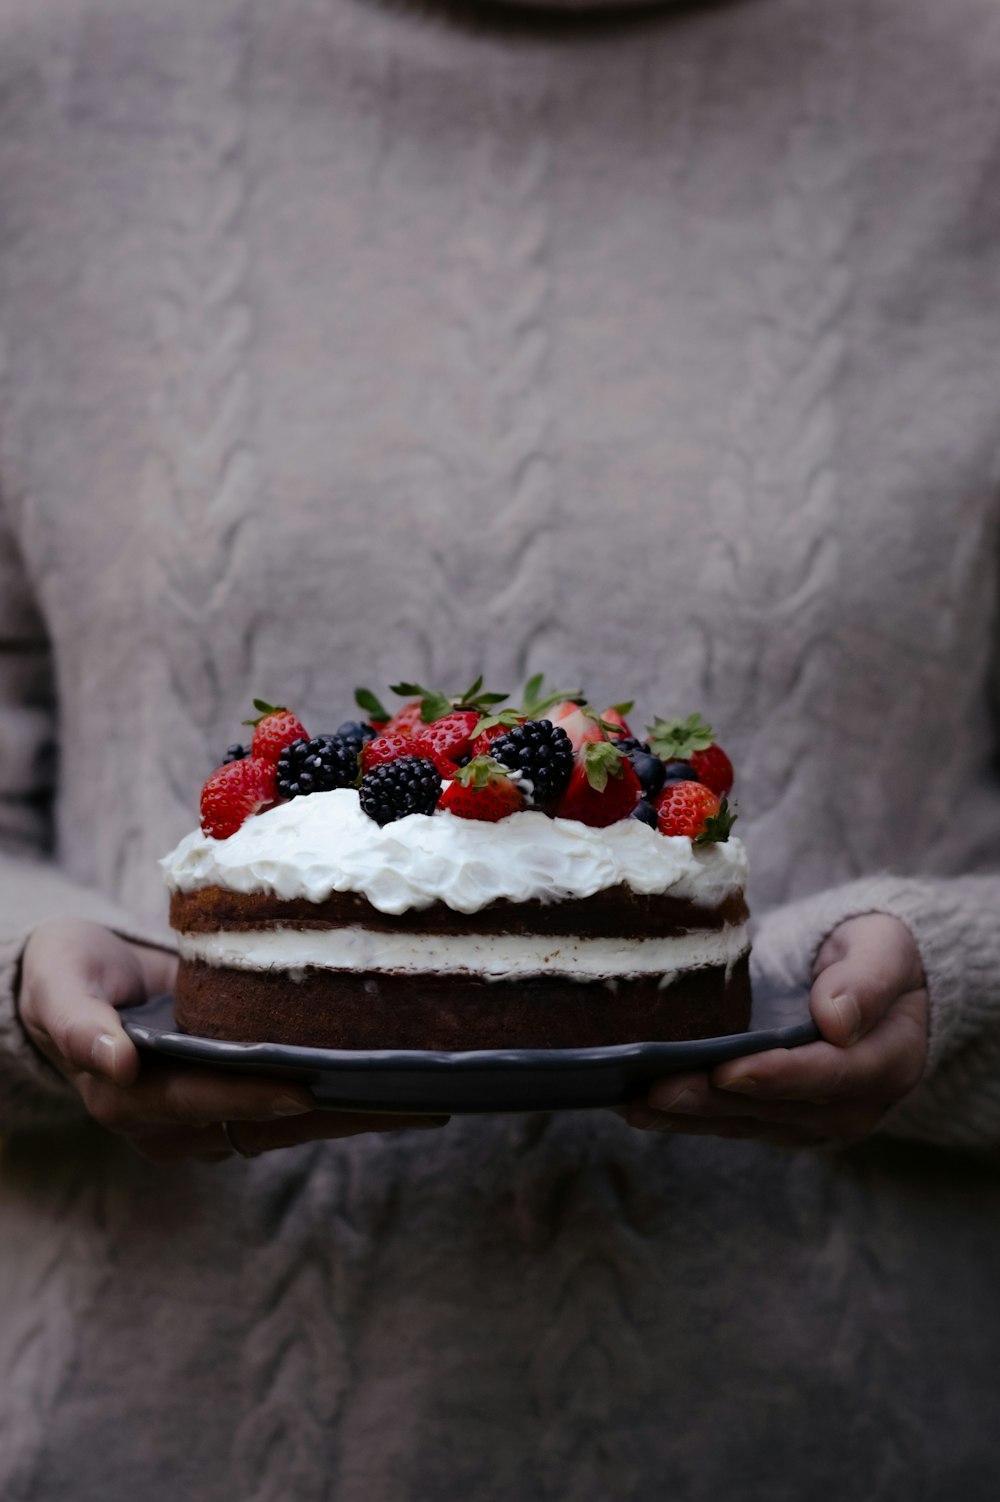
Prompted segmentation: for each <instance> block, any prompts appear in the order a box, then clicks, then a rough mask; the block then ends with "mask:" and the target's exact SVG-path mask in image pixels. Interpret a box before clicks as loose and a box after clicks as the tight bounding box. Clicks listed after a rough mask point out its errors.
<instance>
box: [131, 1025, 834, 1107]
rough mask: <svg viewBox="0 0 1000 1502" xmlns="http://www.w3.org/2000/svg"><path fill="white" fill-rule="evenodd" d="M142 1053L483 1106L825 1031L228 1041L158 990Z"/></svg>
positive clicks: (638, 1091) (553, 1099)
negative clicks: (565, 1041)
mask: <svg viewBox="0 0 1000 1502" xmlns="http://www.w3.org/2000/svg"><path fill="white" fill-rule="evenodd" d="M122 1021H123V1023H124V1025H125V1031H126V1032H127V1033H128V1035H129V1037H130V1038H131V1039H132V1040H133V1042H134V1043H135V1044H136V1046H137V1047H138V1049H139V1051H140V1053H142V1054H145V1055H147V1056H151V1057H155V1058H160V1059H163V1060H169V1059H174V1060H178V1061H181V1062H184V1063H187V1064H194V1065H206V1066H209V1067H211V1068H212V1069H224V1070H232V1071H235V1072H237V1073H243V1074H256V1075H278V1076H281V1077H283V1078H286V1079H293V1080H297V1081H299V1082H300V1083H301V1084H304V1085H307V1086H308V1087H309V1088H310V1089H311V1090H312V1092H313V1094H314V1096H315V1098H316V1103H317V1105H319V1106H322V1107H323V1108H325V1109H328V1110H350V1111H378V1112H386V1111H389V1112H392V1111H399V1112H404V1113H407V1114H413V1113H415V1112H430V1113H435V1114H437V1113H442V1112H447V1113H448V1114H449V1115H455V1114H476V1113H483V1112H490V1111H565V1110H581V1109H587V1108H594V1107H601V1106H620V1105H624V1104H625V1103H626V1102H627V1101H630V1100H636V1099H638V1098H639V1097H640V1096H643V1095H645V1094H646V1092H647V1091H648V1090H649V1088H650V1086H651V1085H652V1084H654V1083H655V1081H656V1080H658V1079H661V1078H662V1077H663V1076H664V1075H667V1074H675V1073H677V1072H678V1071H680V1070H687V1069H706V1068H712V1067H713V1066H714V1065H716V1064H722V1063H724V1062H725V1061H726V1060H727V1059H737V1058H741V1057H742V1056H743V1055H745V1054H753V1053H761V1052H763V1051H764V1050H765V1049H769V1048H797V1047H799V1046H800V1045H801V1044H803V1043H812V1042H815V1040H816V1039H817V1038H818V1037H819V1033H818V1032H817V1030H816V1027H815V1024H814V1023H812V1022H799V1023H795V1024H793V1025H792V1026H790V1027H775V1028H765V1029H757V1030H755V1031H751V1032H746V1033H735V1034H732V1035H730V1036H727V1037H724V1038H699V1039H696V1040H693V1041H690V1042H685V1043H619V1044H615V1045H614V1046H612V1047H608V1048H520V1049H489V1050H478V1051H476V1052H471V1053H431V1052H420V1051H417V1050H406V1051H401V1050H378V1051H363V1050H353V1049H327V1048H299V1047H297V1046H293V1045H290V1044H285V1043H228V1042H223V1041H222V1040H220V1039H218V1038H199V1037H195V1036H193V1035H192V1034H189V1033H181V1032H178V1031H177V1027H176V1024H175V1022H174V1015H173V998H172V997H170V996H157V997H154V998H153V999H152V1000H151V1001H147V1002H145V1003H143V1005H142V1006H138V1007H131V1008H129V1010H128V1011H127V1012H125V1013H123V1016H122Z"/></svg>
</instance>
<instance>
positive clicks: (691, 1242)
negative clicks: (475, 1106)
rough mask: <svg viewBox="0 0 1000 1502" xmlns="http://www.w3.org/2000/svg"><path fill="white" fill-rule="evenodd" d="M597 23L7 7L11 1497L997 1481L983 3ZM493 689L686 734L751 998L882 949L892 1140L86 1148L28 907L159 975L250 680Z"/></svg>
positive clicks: (769, 1488) (253, 683) (4, 1105)
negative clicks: (927, 1023) (890, 943)
mask: <svg viewBox="0 0 1000 1502" xmlns="http://www.w3.org/2000/svg"><path fill="white" fill-rule="evenodd" d="M618 8H620V10H621V17H620V20H619V19H617V18H616V16H615V11H616V6H615V5H614V4H613V3H610V0H609V3H608V4H607V5H595V6H594V7H589V6H587V5H584V4H579V5H576V6H574V7H561V6H551V7H549V6H538V7H535V8H534V9H535V10H537V11H538V12H539V13H540V14H538V15H535V14H533V7H532V6H530V5H517V6H514V5H511V6H509V7H506V6H494V5H483V6H472V5H462V4H460V3H459V0H440V3H439V0H399V3H391V4H390V3H382V0H349V3H347V0H345V3H339V0H338V3H332V0H273V3H270V4H267V5H264V4H258V3H255V0H219V3H217V4H213V5H211V6H206V5H204V4H198V3H196V0H158V3H157V5H156V6H153V7H149V6H137V5H135V4H132V3H130V0H0V203H2V206H3V213H2V215H0V351H2V364H0V391H2V403H0V496H2V509H3V518H4V519H3V527H4V528H5V531H4V532H3V534H2V536H0V704H2V714H0V844H2V848H3V850H4V852H5V854H4V857H3V860H2V862H0V893H2V897H3V902H2V909H3V911H2V918H0V1130H2V1131H3V1132H4V1133H5V1136H4V1141H3V1147H2V1157H0V1171H2V1174H3V1193H2V1196H0V1199H2V1210H0V1287H2V1288H3V1289H4V1292H5V1296H6V1298H5V1305H6V1312H5V1313H4V1315H3V1316H2V1317H0V1495H2V1496H3V1498H4V1502H7V1499H8V1498H9V1499H10V1502H49V1499H53V1498H56V1497H64V1496H71V1497H73V1499H74V1502H98V1499H100V1502H125V1499H131V1498H134V1497H136V1496H139V1495H141V1496H143V1497H144V1498H149V1499H150V1502H168V1499H169V1502H173V1499H174V1498H176V1496H177V1495H178V1491H182V1492H183V1494H184V1495H185V1496H187V1497H190V1498H192V1499H193V1502H234V1499H235V1502H285V1499H286V1498H287V1497H288V1496H290V1495H294V1496H296V1497H297V1498H302V1499H303V1502H321V1499H322V1502H327V1499H329V1498H333V1497H336V1498H337V1502H362V1499H363V1502H387V1499H390V1498H391V1499H393V1502H397V1499H403V1502H405V1499H409V1498H414V1499H416V1498H418V1497H419V1498H420V1499H426V1498H433V1499H435V1502H506V1499H507V1498H511V1499H513V1498H516V1499H517V1502H606V1499H607V1498H608V1497H615V1498H616V1499H619V1498H620V1499H622V1502H633V1499H634V1502H638V1499H639V1498H640V1497H641V1498H645V1497H646V1496H647V1495H648V1493H649V1492H650V1489H651V1488H655V1489H657V1490H661V1491H663V1492H664V1493H668V1494H671V1495H674V1496H676V1497H678V1498H680V1499H682V1502H717V1499H718V1498H719V1497H720V1496H723V1495H733V1496H738V1497H739V1498H740V1502H793V1499H796V1498H798V1497H800V1496H801V1495H802V1494H803V1492H804V1491H805V1490H806V1489H807V1488H808V1487H810V1486H815V1482H816V1478H817V1477H821V1478H822V1481H823V1487H824V1492H825V1494H826V1495H827V1496H828V1497H830V1498H831V1499H832V1502H841V1499H843V1502H846V1499H848V1498H853V1497H855V1496H857V1495H859V1494H863V1495H864V1496H865V1498H866V1499H867V1502H897V1499H898V1498H899V1497H901V1496H906V1497H927V1498H928V1499H930V1498H938V1497H951V1496H958V1495H961V1496H962V1497H963V1498H966V1499H969V1502H992V1496H993V1492H994V1491H995V1474H996V1441H995V1438H994V1433H995V1423H994V1414H995V1409H996V1399H997V1385H996V1346H997V1341H998V1340H1000V1323H998V1317H997V1313H996V1298H995V1281H996V1272H995V1256H994V1253H993V1247H994V1243H995V1231H994V1227H995V1223H996V1217H997V1215H998V1214H1000V1184H998V1181H997V1176H996V1172H995V1157H996V1147H997V1145H998V1141H1000V1090H998V1085H997V1081H998V1079H1000V982H998V979H997V976H998V974H1000V966H998V964H997V960H998V944H997V937H996V931H997V924H996V915H997V912H998V908H1000V878H998V877H997V876H996V874H995V873H996V871H997V858H996V851H997V844H998V838H1000V784H998V779H997V776H996V771H995V762H994V759H993V758H994V749H995V745H996V734H995V725H994V722H993V718H992V711H991V708H990V702H989V695H988V686H989V683H990V681H991V679H994V678H995V676H996V663H997V661H1000V654H998V653H997V650H996V635H997V633H996V596H997V556H998V555H997V549H996V546H995V543H996V537H997V531H996V528H997V510H998V508H997V505H996V492H997V485H996V481H997V469H996V434H997V428H998V410H997V408H998V400H997V390H998V386H997V381H996V350H997V348H998V345H1000V328H998V317H1000V315H998V311H997V310H998V309H1000V262H998V258H997V256H996V254H995V246H996V243H997V236H998V232H1000V208H998V203H997V195H996V193H995V188H994V179H995V167H996V147H995V143H996V139H997V128H998V122H997V106H996V89H995V79H996V73H997V69H998V67H1000V11H998V10H997V7H996V5H995V3H994V0H955V3H954V4H950V5H949V6H948V7H942V6H940V5H936V4H933V3H932V0H849V3H847V4H839V5H830V4H827V5H816V4H815V0H734V3H732V4H728V5H705V6H704V7H699V6H695V5H676V6H671V5H667V6H664V7H654V6H650V7H633V6H628V5H622V6H621V7H618ZM562 9H565V10H570V9H572V10H576V11H578V12H579V14H578V15H576V16H575V17H572V16H562V17H561V16H560V15H559V14H557V12H558V11H559V10H562ZM591 9H593V10H594V12H595V14H593V15H590V14H587V12H588V11H590V10H591ZM945 11H947V14H944V12H945ZM598 12H599V14H598ZM480 666H482V667H483V668H484V670H485V671H486V673H487V676H488V678H489V679H490V680H491V685H493V684H495V685H496V686H498V687H501V688H509V689H512V690H516V689H517V687H518V686H519V679H520V675H522V674H525V673H526V672H527V671H529V670H538V669H541V668H545V669H547V670H548V671H549V672H550V673H552V674H557V675H558V676H559V677H560V679H561V680H562V678H563V675H565V677H566V678H567V679H569V678H572V679H573V680H577V679H581V680H584V681H585V682H586V683H588V684H590V685H592V686H593V692H594V693H595V694H596V695H607V696H608V697H610V696H611V694H612V693H613V692H615V691H619V692H622V693H624V692H625V691H626V684H627V688H628V691H629V692H632V691H634V692H635V693H636V695H637V697H638V699H639V701H640V707H641V709H642V710H643V711H648V712H649V713H650V714H652V713H654V712H655V713H672V712H674V711H675V710H681V709H685V708H694V707H701V708H702V709H703V710H704V711H705V713H706V714H707V715H708V716H709V717H710V718H712V719H713V720H714V721H716V722H717V723H718V724H719V726H720V728H721V727H724V730H725V740H726V742H727V743H728V747H729V749H731V750H732V752H733V754H734V759H735V761H736V762H737V765H738V768H739V776H740V781H739V787H738V795H739V798H740V802H741V818H742V820H743V821H744V824H745V827H746V830H747V836H748V843H749V848H750V853H751V859H752V862H753V864H754V868H755V875H754V878H753V887H752V891H751V899H752V906H753V908H754V911H755V913H756V914H757V915H758V920H759V921H758V930H757V938H756V948H755V956H754V966H755V980H756V982H757V984H758V985H759V988H760V995H761V996H762V997H763V996H765V995H766V994H769V993H770V994H775V995H778V996H779V1000H778V1001H777V1002H776V1003H775V1006H776V1009H777V1011H778V1012H779V1013H780V1016H781V1018H782V1020H792V1019H793V1018H795V1017H800V1016H802V1015H803V1014H804V1011H805V1007H806V995H807V989H808V985H809V980H810V974H811V967H812V963H813V960H814V957H815V954H816V952H817V950H818V948H819V946H820V945H821V943H822V941H823V938H824V937H825V936H826V935H827V934H828V933H829V932H830V931H831V929H832V928H833V927H835V926H836V925H837V924H838V923H839V922H841V921H843V920H844V919H845V918H847V917H850V916H853V915H856V914H858V913H862V912H869V911H882V912H890V913H893V914H895V915H896V916H898V917H899V918H900V919H901V920H902V921H903V922H905V923H907V924H908V925H909V927H910V928H911V930H912V931H913V933H914V935H915V938H916V941H917V944H918V946H919V948H920V952H921V955H922V957H923V961H924V965H925V969H926V972H927V977H928V984H929V992H930V997H931V1013H932V1020H931V1040H930V1043H931V1058H930V1065H929V1069H928V1072H927V1075H926V1077H925V1079H924V1080H923V1081H922V1083H921V1084H920V1085H919V1086H918V1088H917V1089H916V1090H915V1091H914V1092H913V1093H912V1095H911V1096H910V1097H908V1098H907V1100H905V1101H904V1102H903V1103H901V1104H900V1105H899V1106H897V1107H896V1108H895V1110H894V1111H893V1112H891V1113H890V1114H889V1115H888V1116H887V1118H886V1120H885V1122H884V1129H883V1131H882V1132H881V1133H880V1134H879V1135H878V1137H877V1138H876V1139H874V1140H873V1141H872V1142H870V1143H868V1144H866V1145H865V1146H863V1147H861V1148H858V1149H854V1150H852V1151H851V1152H849V1153H841V1154H807V1155H799V1156H785V1155H783V1154H777V1153H773V1152H771V1151H769V1150H767V1149H765V1148H760V1147H755V1146H752V1145H750V1144H743V1143H724V1142H711V1141H709V1140H707V1139H706V1140H701V1139H693V1140H671V1139H668V1138H666V1137H661V1136H657V1135H654V1134H645V1135H642V1134H637V1133H634V1132H632V1131H630V1130H629V1129H628V1128H626V1127H625V1125H624V1123H622V1122H621V1121H620V1120H619V1119H618V1118H617V1117H615V1116H613V1115H611V1114H610V1113H601V1112H593V1113H576V1114H574V1113H569V1114H565V1115H562V1116H552V1117H549V1116H541V1115H531V1116H524V1117H509V1118H495V1119H488V1118H484V1119H478V1118H469V1119H465V1120H456V1121H453V1122H452V1123H451V1124H450V1125H449V1126H448V1127H447V1128H446V1129H444V1130H442V1131H440V1132H427V1133H413V1134H399V1135H396V1136H389V1135H386V1136H373V1137H360V1138H357V1139H354V1140H351V1141H345V1142H342V1143H330V1144H322V1145H315V1146H311V1147H307V1148H303V1149H301V1150H294V1151H291V1152H289V1153H286V1154H276V1155H273V1156H268V1157H265V1158H262V1159H259V1160H257V1161H255V1162H252V1163H242V1162H232V1163H229V1164H226V1165H222V1166H217V1167H211V1166H207V1165H195V1164H178V1165H175V1166H172V1167H170V1168H165V1169H162V1170H159V1171H153V1170H151V1169H150V1168H149V1167H148V1166H147V1165H146V1164H145V1163H144V1162H142V1161H141V1160H139V1159H137V1158H134V1157H133V1156H132V1155H130V1154H129V1152H128V1150H127V1149H126V1148H125V1147H124V1146H123V1145H121V1144H119V1143H118V1142H117V1141H116V1140H114V1139H112V1138H110V1137H109V1136H108V1135H107V1134H105V1133H102V1132H100V1131H99V1130H98V1129H97V1128H96V1127H94V1126H92V1125H91V1124H89V1123H87V1122H85V1121H84V1120H83V1119H82V1116H81V1112H80V1109H79V1106H78V1104H77V1102H76V1099H75V1096H74V1094H73V1092H72V1091H71V1090H70V1089H69V1087H68V1086H66V1085H65V1083H64V1082H63V1081H62V1080H61V1079H59V1077H58V1076H57V1075H55V1073H54V1071H52V1070H51V1069H50V1068H49V1067H48V1065H47V1064H46V1063H45V1062H44V1060H42V1059H40V1058H39V1057H38V1056H37V1055H36V1054H35V1053H34V1051H33V1050H32V1048H31V1047H30V1045H29V1044H28V1041H27V1039H26V1037H25V1035H24V1032H23V1030H22V1028H21V1026H20V1023H19V1022H18V1019H17V1014H16V1003H15V995H14V991H15V986H16V981H17V974H18V969H19V964H20V956H21V953H22V950H23V946H24V943H25V940H26V938H27V935H28V934H29V933H30V931H31V929H32V927H33V926H34V925H35V924H36V923H38V922H39V921H40V920H41V919H43V918H45V917H47V916H52V915H56V914H61V913H69V912H73V913H79V914H81V915H83V916H85V917H86V916H89V917H93V918H94V919H95V920H96V921H100V922H104V923H107V924H109V925H110V926H112V927H114V928H116V929H117V930H118V931H119V932H122V933H125V934H126V935H131V936H133V937H135V938H140V939H146V940H154V941H155V940H156V939H158V938H162V936H163V934H164V921H165V911H166V904H165V897H164V893H163V891H162V889H161V887H160V883H159V874H158V870H157V867H156V857H157V856H158V855H160V854H162V853H163V851H165V850H166V849H168V848H170V846H171V845H172V844H173V843H174V842H175V841H176V840H177V839H178V838H179V837H180V836H181V835H182V834H183V833H184V832H185V830H186V829H187V828H188V827H189V826H190V825H191V823H192V822H193V819H194V816H195V806H196V798H197V790H198V787H199V785H200V782H201V780H202V778H203V777H204V775H205V773H206V772H207V770H208V769H209V768H210V766H211V765H212V763H213V761H214V760H215V758H216V757H217V756H218V755H219V753H220V752H221V750H222V748H223V747H224V746H225V744H226V743H227V742H228V741H229V740H231V739H233V738H234V737H235V736H236V735H237V733H238V732H237V730H236V725H237V723H238V721H239V719H240V718H242V716H243V714H244V713H246V712H247V710H248V707H249V702H250V698H251V695H252V694H254V693H259V694H263V695H264V696H266V697H269V698H272V699H273V698H276V697H278V696H282V697H283V698H284V699H285V700H286V702H290V703H292V704H294V705H296V707H301V709H302V711H303V713H304V714H305V716H306V719H307V723H309V724H311V725H313V726H314V727H315V729H317V730H321V729H322V730H325V729H328V728H332V727H333V726H334V725H335V724H336V722H337V720H338V719H340V718H343V717H344V716H345V715H346V714H347V713H348V712H349V708H350V705H351V692H352V689H353V687H354V684H355V683H356V682H358V681H372V682H373V683H374V685H375V686H376V687H378V688H380V689H381V688H382V686H383V684H384V683H385V682H386V681H394V680H393V678H392V677H391V675H395V674H399V675H404V674H405V675H407V676H409V675H411V674H412V675H413V676H414V677H419V678H420V679H421V681H430V682H441V685H442V686H443V687H448V688H451V687H458V686H462V685H464V683H467V682H468V681H470V680H471V678H472V677H473V676H474V675H475V673H476V672H477V671H478V670H479V668H480ZM56 740H57V741H58V750H59V766H58V775H57V776H56V774H55V770H54V763H53V759H52V755H51V750H52V746H53V743H54V742H55V741H56ZM741 827H743V825H741ZM956 1291H957V1292H956ZM958 1353H961V1354H960V1355H959V1354H958ZM137 1360H138V1361H141V1380H136V1375H135V1374H136V1371H137V1370H139V1368H137V1364H136V1363H137ZM776 1437H777V1438H776ZM778 1450H780V1457H781V1464H780V1467H777V1466H776V1463H775V1454H776V1453H777V1451H778Z"/></svg>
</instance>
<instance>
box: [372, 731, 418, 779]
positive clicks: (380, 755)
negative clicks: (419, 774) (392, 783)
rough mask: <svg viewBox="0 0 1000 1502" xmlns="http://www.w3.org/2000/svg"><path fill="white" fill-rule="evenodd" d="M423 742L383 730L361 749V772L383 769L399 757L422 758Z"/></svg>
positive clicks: (401, 732) (399, 732)
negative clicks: (374, 768) (376, 768)
mask: <svg viewBox="0 0 1000 1502" xmlns="http://www.w3.org/2000/svg"><path fill="white" fill-rule="evenodd" d="M423 755H424V747H423V742H422V741H421V740H420V739H419V738H416V739H415V738H414V736H412V735H410V734H409V733H407V732H405V731H402V730H383V732H382V734H381V735H377V736H376V737H375V739H374V740H373V741H369V742H368V744H367V745H366V746H362V748H361V771H362V773H365V772H370V771H371V770H372V768H373V767H383V766H385V765H386V763H387V762H390V761H398V760H399V758H400V757H401V756H423Z"/></svg>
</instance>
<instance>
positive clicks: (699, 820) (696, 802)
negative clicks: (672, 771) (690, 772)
mask: <svg viewBox="0 0 1000 1502" xmlns="http://www.w3.org/2000/svg"><path fill="white" fill-rule="evenodd" d="M656 811H657V824H658V827H659V831H660V833H661V834H668V835H675V834H680V835H687V837H688V839H690V840H693V841H694V842H695V844H696V845H710V844H714V843H715V842H716V841H720V842H723V841H725V840H728V838H729V831H730V830H731V829H732V827H733V824H734V823H735V822H736V815H735V814H733V813H730V811H729V804H728V803H727V802H726V800H725V798H723V799H722V801H721V803H720V801H719V799H718V798H717V797H716V795H715V793H713V792H712V789H711V788H709V787H706V786H705V784H704V783H702V782H669V783H668V784H667V786H666V787H665V788H664V789H663V792H662V793H661V794H660V796H659V797H658V798H657V800H656Z"/></svg>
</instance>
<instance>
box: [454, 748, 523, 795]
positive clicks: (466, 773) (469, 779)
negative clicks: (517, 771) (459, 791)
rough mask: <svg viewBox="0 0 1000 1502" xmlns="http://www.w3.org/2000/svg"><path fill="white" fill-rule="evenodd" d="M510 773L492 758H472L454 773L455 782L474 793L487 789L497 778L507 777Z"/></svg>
mask: <svg viewBox="0 0 1000 1502" xmlns="http://www.w3.org/2000/svg"><path fill="white" fill-rule="evenodd" d="M509 776H510V771H509V769H508V768H507V767H504V766H501V764H500V762H498V761H496V760H494V758H493V757H492V756H474V757H473V758H472V760H471V761H470V762H468V763H467V764H466V765H465V766H464V767H459V769H458V771H457V772H456V773H455V777H454V780H455V782H460V783H461V784H462V786H463V787H465V788H472V789H473V790H474V791H475V790H477V789H480V788H485V787H489V785H490V783H491V782H495V781H496V779H497V778H498V777H509Z"/></svg>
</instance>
